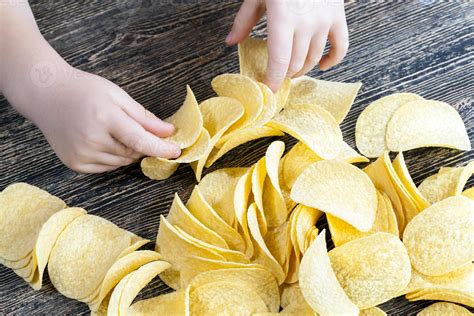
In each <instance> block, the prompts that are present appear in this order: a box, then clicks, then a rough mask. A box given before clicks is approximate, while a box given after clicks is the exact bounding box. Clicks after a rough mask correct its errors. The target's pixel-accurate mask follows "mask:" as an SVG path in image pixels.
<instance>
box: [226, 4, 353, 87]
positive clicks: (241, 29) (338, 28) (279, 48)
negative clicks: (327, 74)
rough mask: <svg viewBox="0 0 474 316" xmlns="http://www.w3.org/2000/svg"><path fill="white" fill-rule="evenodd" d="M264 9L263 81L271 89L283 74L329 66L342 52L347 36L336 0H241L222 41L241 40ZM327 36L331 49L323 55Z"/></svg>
mask: <svg viewBox="0 0 474 316" xmlns="http://www.w3.org/2000/svg"><path fill="white" fill-rule="evenodd" d="M265 11H266V13H267V29H268V53H269V62H268V65H267V71H266V78H265V84H267V85H268V86H269V87H270V88H271V89H272V90H274V91H276V90H278V88H279V87H280V85H281V83H282V82H283V80H284V79H285V78H286V77H295V76H300V75H303V74H305V73H307V72H308V71H310V70H311V69H312V68H314V67H315V66H316V65H317V64H319V66H320V68H321V69H322V70H326V69H329V68H331V67H333V66H335V65H336V64H338V63H339V62H340V61H341V60H342V59H343V58H344V56H345V55H346V53H347V49H348V45H349V40H348V31H347V24H346V18H345V13H344V2H343V1H340V0H331V1H323V0H304V1H301V0H300V1H291V0H284V1H281V0H279V1H278V0H264V1H263V0H245V1H244V3H243V4H242V7H241V8H240V10H239V12H238V13H237V16H236V17H235V20H234V25H233V27H232V30H231V32H230V33H229V35H228V36H227V38H226V43H227V44H229V45H234V44H237V43H240V42H241V41H243V40H244V39H245V38H246V37H247V36H248V35H249V33H250V31H251V30H252V28H253V27H254V26H255V24H257V22H258V21H259V20H260V18H261V17H262V16H263V14H264V13H265ZM327 40H329V42H330V43H331V50H330V52H329V54H328V55H326V56H324V57H323V51H324V47H325V46H326V41H327Z"/></svg>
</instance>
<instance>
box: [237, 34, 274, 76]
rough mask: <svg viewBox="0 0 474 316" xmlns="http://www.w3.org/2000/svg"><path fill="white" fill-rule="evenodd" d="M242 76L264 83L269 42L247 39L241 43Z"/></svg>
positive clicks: (240, 61) (240, 63) (239, 48)
mask: <svg viewBox="0 0 474 316" xmlns="http://www.w3.org/2000/svg"><path fill="white" fill-rule="evenodd" d="M238 50H239V65H240V74H242V75H244V76H247V77H250V78H253V79H255V80H257V81H260V82H263V81H264V79H265V71H266V69H267V62H268V50H267V41H266V40H264V39H259V38H253V37H247V38H246V39H245V40H243V41H242V42H240V43H239V46H238Z"/></svg>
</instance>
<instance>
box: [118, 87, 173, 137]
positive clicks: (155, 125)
mask: <svg viewBox="0 0 474 316" xmlns="http://www.w3.org/2000/svg"><path fill="white" fill-rule="evenodd" d="M121 107H122V109H123V110H124V111H125V113H127V114H128V116H130V117H131V118H133V119H134V120H135V121H137V122H138V124H140V125H141V126H143V128H144V129H146V130H147V131H149V132H150V133H152V134H155V135H156V136H159V137H168V136H171V135H173V134H174V133H175V132H176V130H175V128H174V126H173V125H172V124H170V123H168V122H165V121H162V120H160V119H159V118H158V117H156V115H155V114H153V113H152V112H150V111H148V110H147V109H145V108H144V107H143V106H142V105H141V104H140V103H138V102H137V101H135V100H133V99H132V97H130V96H129V95H127V97H126V100H125V101H124V102H123V104H121Z"/></svg>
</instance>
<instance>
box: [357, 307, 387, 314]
mask: <svg viewBox="0 0 474 316" xmlns="http://www.w3.org/2000/svg"><path fill="white" fill-rule="evenodd" d="M359 316H387V314H386V313H385V312H384V311H383V310H381V309H380V308H378V307H371V308H367V309H363V310H361V311H360V314H359Z"/></svg>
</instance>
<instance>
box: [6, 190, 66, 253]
mask: <svg viewBox="0 0 474 316" xmlns="http://www.w3.org/2000/svg"><path fill="white" fill-rule="evenodd" d="M65 207H66V204H65V203H64V202H63V201H62V200H61V199H59V198H58V197H55V196H54V195H51V194H49V193H48V192H46V191H44V190H41V189H40V188H37V187H35V186H32V185H29V184H26V183H22V182H20V183H15V184H11V185H9V186H7V187H6V188H5V189H4V190H3V191H2V192H0V235H1V236H2V237H1V238H0V258H2V259H6V260H9V261H18V260H20V259H23V258H25V257H26V256H27V255H28V254H29V253H31V252H32V250H33V248H34V246H35V242H36V238H37V236H38V234H39V232H40V230H41V226H42V225H43V224H44V223H45V222H46V221H47V220H48V218H49V217H50V216H51V215H53V214H54V213H56V212H58V211H59V210H62V209H63V208H65Z"/></svg>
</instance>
